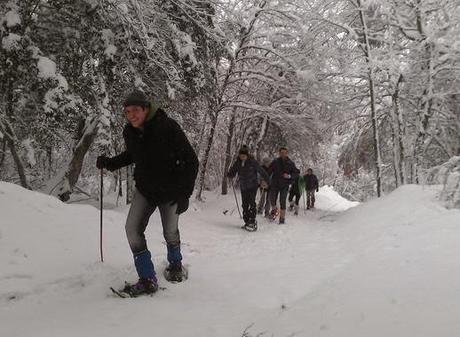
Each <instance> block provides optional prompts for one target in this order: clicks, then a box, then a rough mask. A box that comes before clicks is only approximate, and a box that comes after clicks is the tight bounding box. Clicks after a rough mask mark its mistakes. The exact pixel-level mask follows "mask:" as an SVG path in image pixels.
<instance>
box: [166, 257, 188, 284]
mask: <svg viewBox="0 0 460 337" xmlns="http://www.w3.org/2000/svg"><path fill="white" fill-rule="evenodd" d="M166 273H167V275H168V281H169V282H182V278H183V275H184V273H183V271H182V262H177V263H170V264H169V266H168V267H166Z"/></svg>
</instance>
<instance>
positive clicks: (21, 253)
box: [0, 182, 460, 337]
mask: <svg viewBox="0 0 460 337" xmlns="http://www.w3.org/2000/svg"><path fill="white" fill-rule="evenodd" d="M438 190H439V189H438V188H436V187H425V188H424V187H420V186H405V187H403V188H400V189H398V190H397V191H395V192H393V193H392V194H390V195H388V196H386V197H384V198H382V199H380V200H374V201H372V202H369V203H366V204H362V205H359V206H357V207H353V208H351V209H349V210H347V211H343V212H337V211H340V210H344V209H346V208H348V207H351V206H352V204H351V203H349V202H348V201H346V200H343V199H341V198H340V197H339V196H338V195H336V194H335V192H333V191H332V190H330V189H328V188H324V189H322V191H320V194H319V196H318V200H317V206H318V207H319V209H316V210H314V211H313V212H311V211H308V212H307V214H304V211H303V210H301V211H300V215H299V217H297V218H295V217H294V216H293V215H292V214H288V217H287V224H286V225H281V226H280V225H277V224H276V223H269V222H267V221H266V220H264V219H259V230H258V231H257V232H254V233H249V232H246V231H244V230H242V229H240V225H241V223H240V219H239V217H238V215H237V214H238V213H237V211H236V210H234V209H233V208H234V201H233V196H232V195H230V196H225V197H224V196H218V195H214V194H209V195H208V201H207V202H206V203H205V204H198V205H195V206H196V207H199V208H201V209H199V210H197V209H195V210H191V211H189V212H188V213H187V214H186V215H185V216H184V217H183V218H182V219H181V234H182V240H183V251H184V256H185V263H186V264H189V265H190V278H189V280H188V281H187V282H186V283H183V284H168V283H167V282H166V281H165V280H164V279H162V277H161V272H159V273H158V275H159V276H160V284H161V285H162V286H165V287H167V290H165V291H160V292H159V293H157V294H155V296H154V297H142V298H137V299H120V298H116V297H113V296H112V294H111V292H110V290H109V286H120V285H122V284H123V281H124V280H128V281H135V279H136V276H135V271H134V269H133V267H132V260H131V254H130V251H129V248H128V246H127V243H126V238H125V233H124V221H125V217H126V212H127V208H126V207H124V208H119V209H115V210H111V211H106V212H105V216H104V219H105V231H104V248H105V258H106V261H105V262H104V263H100V262H98V258H99V251H98V239H99V237H98V235H99V232H98V231H99V223H98V221H99V218H98V210H96V209H95V208H93V207H92V206H87V205H66V204H62V203H60V202H59V201H57V200H55V199H53V198H52V197H48V196H45V195H42V194H39V193H35V192H30V191H26V190H23V189H21V188H20V187H18V186H15V185H11V184H7V183H2V182H0V266H1V269H0V336H5V337H6V336H8V337H16V336H17V337H28V336H30V337H32V336H33V337H42V336H43V337H45V336H46V337H54V336H56V337H57V336H59V337H63V336H110V337H116V336H120V337H121V336H130V335H133V334H135V335H148V336H173V337H175V336H242V335H243V332H244V331H245V330H246V336H256V335H257V334H258V333H261V332H266V334H265V335H266V336H272V335H273V336H331V337H332V336H333V337H337V336H354V337H355V336H363V337H364V336H366V337H369V336H382V337H383V336H385V337H387V336H392V337H394V336H418V337H420V336H430V337H432V336H454V335H457V334H458V331H460V321H459V320H458V313H459V312H460V262H459V258H458V256H460V245H459V244H458V237H459V236H460V212H459V211H458V210H450V211H449V210H446V209H444V208H443V207H442V206H440V205H439V204H438V203H437V202H436V200H435V196H436V194H437V193H438ZM196 207H195V208H196ZM228 208H230V211H229V212H228V213H227V215H224V214H223V211H224V210H225V209H228ZM321 208H322V209H321ZM147 236H148V242H149V247H150V249H151V251H152V253H153V254H154V256H155V264H156V268H157V270H158V271H160V270H162V268H164V266H165V263H166V262H165V251H166V249H165V246H164V243H163V239H162V235H161V226H160V224H159V219H158V215H155V216H154V217H153V218H152V219H151V222H150V226H149V229H148V233H147Z"/></svg>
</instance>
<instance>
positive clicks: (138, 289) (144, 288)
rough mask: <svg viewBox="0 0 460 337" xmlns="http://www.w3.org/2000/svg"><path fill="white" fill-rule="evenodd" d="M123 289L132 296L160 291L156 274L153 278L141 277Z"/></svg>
mask: <svg viewBox="0 0 460 337" xmlns="http://www.w3.org/2000/svg"><path fill="white" fill-rule="evenodd" d="M122 291H123V292H124V293H126V294H128V295H129V296H131V297H138V296H141V295H151V294H154V293H156V292H157V291H158V281H157V278H156V277H155V276H154V277H152V278H140V279H139V281H137V283H135V284H126V285H125V287H124V288H123V290H122Z"/></svg>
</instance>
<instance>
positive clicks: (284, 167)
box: [270, 157, 300, 188]
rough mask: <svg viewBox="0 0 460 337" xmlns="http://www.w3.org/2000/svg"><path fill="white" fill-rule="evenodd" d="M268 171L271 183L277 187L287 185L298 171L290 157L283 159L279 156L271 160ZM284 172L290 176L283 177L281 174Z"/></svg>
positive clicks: (297, 174)
mask: <svg viewBox="0 0 460 337" xmlns="http://www.w3.org/2000/svg"><path fill="white" fill-rule="evenodd" d="M270 172H271V174H272V185H273V186H276V187H278V188H285V187H288V186H289V185H290V184H292V182H293V181H294V180H295V179H296V178H297V177H298V176H299V173H300V171H299V169H298V168H297V167H296V166H295V164H294V162H293V161H292V160H291V159H289V158H286V159H285V160H283V159H282V158H281V157H280V158H277V159H275V160H274V161H272V163H271V164H270ZM285 173H287V174H289V175H290V178H284V177H283V175H284V174H285Z"/></svg>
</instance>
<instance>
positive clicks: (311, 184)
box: [303, 174, 319, 191]
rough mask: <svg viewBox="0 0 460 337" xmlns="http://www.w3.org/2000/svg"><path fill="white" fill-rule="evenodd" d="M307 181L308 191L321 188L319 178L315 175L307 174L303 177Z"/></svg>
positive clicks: (306, 187)
mask: <svg viewBox="0 0 460 337" xmlns="http://www.w3.org/2000/svg"><path fill="white" fill-rule="evenodd" d="M303 180H304V181H305V189H306V190H308V191H311V190H317V189H318V188H319V184H318V178H316V176H315V175H314V174H306V175H304V176H303Z"/></svg>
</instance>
